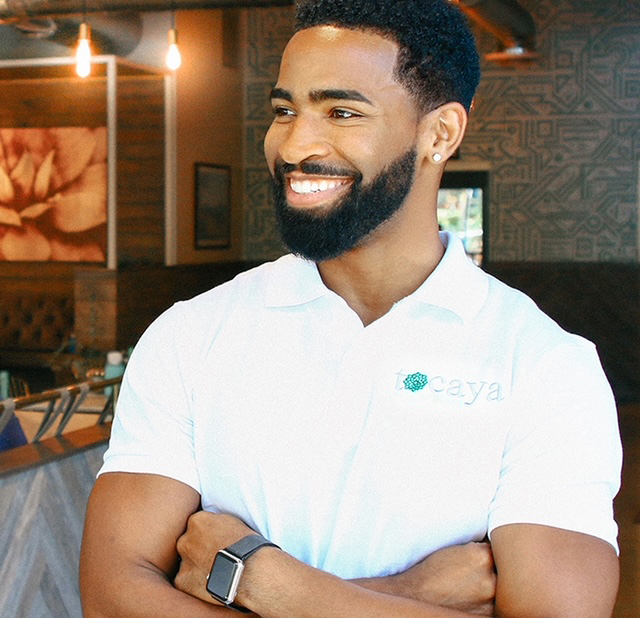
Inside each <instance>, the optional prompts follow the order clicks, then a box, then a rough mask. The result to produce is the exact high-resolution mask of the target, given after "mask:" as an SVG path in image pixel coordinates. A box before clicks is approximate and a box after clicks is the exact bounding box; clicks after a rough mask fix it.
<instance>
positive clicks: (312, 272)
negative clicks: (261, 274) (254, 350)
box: [265, 232, 489, 322]
mask: <svg viewBox="0 0 640 618" xmlns="http://www.w3.org/2000/svg"><path fill="white" fill-rule="evenodd" d="M440 239H441V241H442V243H443V245H444V246H445V253H444V256H443V257H442V260H440V263H439V264H438V266H437V267H436V269H435V270H434V271H433V272H432V273H431V275H430V276H429V277H428V279H427V280H426V281H425V282H424V283H423V284H422V285H421V286H420V287H419V288H418V289H417V290H416V291H415V292H414V293H413V294H411V296H409V298H410V299H414V300H417V301H419V302H423V303H425V304H429V305H434V306H438V307H442V308H443V309H446V310H448V311H451V312H453V313H455V314H456V315H457V316H459V317H460V319H461V320H462V321H463V322H466V321H468V320H469V319H471V318H472V317H473V316H474V315H475V314H476V313H477V312H478V311H479V310H480V307H481V306H482V305H483V303H484V301H485V299H486V297H487V293H488V287H489V285H488V280H487V276H486V274H485V273H484V272H483V271H482V270H480V269H479V268H478V267H477V266H475V265H474V264H472V262H471V260H470V259H469V258H468V257H467V255H466V253H465V251H464V247H463V246H462V242H461V241H460V240H459V239H458V238H457V237H456V236H454V235H453V234H450V233H448V232H441V233H440ZM333 294H334V292H332V291H331V290H330V289H329V288H327V286H326V285H325V284H324V282H323V281H322V278H321V277H320V273H319V272H318V267H317V266H316V264H315V262H311V261H309V260H305V259H303V258H299V257H296V256H294V255H285V256H284V257H281V258H280V259H279V260H277V261H276V262H274V263H273V264H272V265H271V273H270V276H269V279H268V282H267V288H266V294H265V304H266V306H268V307H290V306H296V305H303V304H305V303H308V302H312V301H314V300H316V299H318V298H320V297H322V296H328V295H333Z"/></svg>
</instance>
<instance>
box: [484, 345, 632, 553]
mask: <svg viewBox="0 0 640 618" xmlns="http://www.w3.org/2000/svg"><path fill="white" fill-rule="evenodd" d="M521 379H524V380H526V385H525V387H524V388H523V389H522V394H521V395H520V396H519V397H517V399H516V402H517V403H516V405H515V406H514V410H513V419H512V424H511V427H510V430H509V434H508V437H507V441H506V445H505V450H504V455H503V460H502V468H501V471H500V479H499V484H498V489H497V492H496V495H495V497H494V500H493V502H492V504H491V507H490V512H489V532H490V533H491V531H492V530H494V529H495V528H497V527H499V526H502V525H505V524H511V523H534V524H542V525H548V526H553V527H556V528H563V529H567V530H572V531H576V532H582V533H584V534H589V535H592V536H596V537H599V538H601V539H604V540H605V541H607V542H608V543H610V544H611V545H612V546H613V547H614V548H616V550H617V548H618V547H617V525H616V523H615V520H614V518H613V498H614V497H615V495H616V493H617V492H618V489H619V488H620V473H621V464H622V448H621V444H620V434H619V430H618V422H617V412H616V406H615V401H614V399H613V395H612V393H611V389H610V387H609V384H608V382H607V380H606V377H605V375H604V372H603V370H602V367H601V365H600V361H599V359H598V356H597V353H596V351H595V347H594V346H593V345H592V344H591V343H589V342H587V341H586V340H583V339H580V338H577V337H576V338H575V341H573V342H571V343H568V344H563V345H561V346H559V347H557V348H555V349H553V350H552V351H551V352H549V353H548V354H546V355H545V356H544V357H543V358H542V359H541V360H540V361H539V362H538V363H537V365H536V367H535V369H534V370H533V371H532V372H531V375H527V376H524V377H523V378H521Z"/></svg>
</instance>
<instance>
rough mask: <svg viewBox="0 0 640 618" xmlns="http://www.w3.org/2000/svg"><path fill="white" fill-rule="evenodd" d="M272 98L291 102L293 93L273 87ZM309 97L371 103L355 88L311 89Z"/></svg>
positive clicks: (316, 101)
mask: <svg viewBox="0 0 640 618" xmlns="http://www.w3.org/2000/svg"><path fill="white" fill-rule="evenodd" d="M271 98H272V99H283V100H285V101H290V102H293V95H292V94H291V93H290V92H289V91H288V90H285V89H284V88H274V89H273V90H272V91H271ZM309 99H311V101H312V102H313V103H320V102H321V101H330V100H338V101H360V102H362V103H367V104H368V105H373V103H372V102H371V101H370V100H369V99H368V98H367V97H365V96H364V95H363V94H362V93H361V92H358V91H357V90H341V89H339V88H328V89H326V90H312V91H311V92H310V93H309Z"/></svg>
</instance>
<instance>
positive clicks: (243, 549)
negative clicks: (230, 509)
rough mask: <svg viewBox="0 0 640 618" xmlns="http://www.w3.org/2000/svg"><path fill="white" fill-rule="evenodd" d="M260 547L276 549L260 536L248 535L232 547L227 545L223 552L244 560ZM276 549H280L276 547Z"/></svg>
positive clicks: (274, 545)
mask: <svg viewBox="0 0 640 618" xmlns="http://www.w3.org/2000/svg"><path fill="white" fill-rule="evenodd" d="M261 547H278V546H277V545H276V544H275V543H272V542H271V541H269V540H268V539H265V538H264V537H263V536H262V535H260V534H250V535H249V536H245V537H244V539H240V540H239V541H237V542H236V543H234V544H233V545H229V547H226V548H225V550H226V551H227V552H229V553H230V554H233V555H234V556H237V557H238V558H240V560H246V559H247V558H248V557H249V556H250V555H251V554H253V553H255V552H257V551H258V550H259V549H260V548H261ZM278 549H280V548H279V547H278Z"/></svg>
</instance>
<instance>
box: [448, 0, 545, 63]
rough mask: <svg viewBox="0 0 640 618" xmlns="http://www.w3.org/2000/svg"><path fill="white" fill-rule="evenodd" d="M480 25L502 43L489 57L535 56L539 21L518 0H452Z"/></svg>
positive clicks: (503, 58) (513, 57)
mask: <svg viewBox="0 0 640 618" xmlns="http://www.w3.org/2000/svg"><path fill="white" fill-rule="evenodd" d="M453 1H454V2H456V4H458V6H459V7H460V9H461V10H462V11H463V12H464V13H466V14H467V15H468V16H469V17H470V18H471V19H473V21H475V22H476V23H477V24H478V25H479V26H480V27H481V28H484V29H485V30H487V31H489V32H490V33H491V34H493V36H495V37H496V38H497V39H498V40H499V41H500V44H501V49H500V51H499V52H497V53H493V54H487V55H486V57H487V59H489V60H514V59H532V58H536V57H537V56H538V54H537V53H536V52H535V49H536V25H535V22H534V21H533V17H532V16H531V14H530V13H529V12H528V11H527V10H525V9H524V8H523V7H522V6H521V5H520V4H519V3H518V1H517V0H453Z"/></svg>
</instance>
